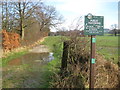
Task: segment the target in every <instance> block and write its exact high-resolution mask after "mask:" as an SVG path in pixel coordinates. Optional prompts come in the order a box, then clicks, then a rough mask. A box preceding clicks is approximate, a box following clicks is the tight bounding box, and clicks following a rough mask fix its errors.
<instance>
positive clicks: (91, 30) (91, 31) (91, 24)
mask: <svg viewBox="0 0 120 90" xmlns="http://www.w3.org/2000/svg"><path fill="white" fill-rule="evenodd" d="M103 34H104V17H103V16H93V15H92V14H88V15H87V16H85V22H84V35H91V58H90V84H89V88H90V90H93V89H94V64H95V60H96V59H95V51H96V35H103Z"/></svg>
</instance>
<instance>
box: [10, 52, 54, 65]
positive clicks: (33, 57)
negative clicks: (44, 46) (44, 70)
mask: <svg viewBox="0 0 120 90" xmlns="http://www.w3.org/2000/svg"><path fill="white" fill-rule="evenodd" d="M53 59H54V57H53V53H28V54H26V55H23V56H22V57H20V58H16V59H13V60H11V61H9V62H8V65H12V66H13V65H22V64H35V63H37V64H45V63H47V62H49V61H51V60H53Z"/></svg>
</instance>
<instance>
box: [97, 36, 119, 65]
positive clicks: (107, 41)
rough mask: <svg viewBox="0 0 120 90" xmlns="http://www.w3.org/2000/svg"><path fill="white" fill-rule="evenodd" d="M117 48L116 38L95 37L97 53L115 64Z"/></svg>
mask: <svg viewBox="0 0 120 90" xmlns="http://www.w3.org/2000/svg"><path fill="white" fill-rule="evenodd" d="M118 46H119V47H120V45H119V44H118V37H117V36H116V37H115V36H96V48H97V53H98V54H100V55H102V56H103V57H104V58H105V59H106V60H110V61H112V62H114V63H115V64H117V62H118Z"/></svg>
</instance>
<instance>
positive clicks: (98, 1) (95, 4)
mask: <svg viewBox="0 0 120 90" xmlns="http://www.w3.org/2000/svg"><path fill="white" fill-rule="evenodd" d="M118 1H120V0H45V2H46V3H47V4H48V5H53V6H54V7H56V9H57V11H58V12H59V13H60V14H62V15H63V16H64V18H65V20H66V22H65V23H64V24H63V25H62V26H63V27H66V28H67V27H68V26H69V25H70V24H71V22H72V21H73V20H74V19H75V18H77V17H80V16H82V17H83V18H84V16H85V15H87V14H88V13H92V14H93V15H96V16H104V27H105V28H110V26H111V25H112V24H118ZM62 26H61V27H62Z"/></svg>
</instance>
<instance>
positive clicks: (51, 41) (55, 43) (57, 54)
mask: <svg viewBox="0 0 120 90" xmlns="http://www.w3.org/2000/svg"><path fill="white" fill-rule="evenodd" d="M42 44H44V45H47V46H48V47H49V48H50V50H51V52H53V53H54V60H52V61H51V62H49V63H48V64H47V65H46V66H44V72H43V75H42V76H43V78H44V80H45V81H46V83H45V84H44V85H43V86H42V88H50V87H51V81H52V78H51V76H52V75H53V74H54V73H57V72H59V67H60V60H61V54H62V42H61V37H59V36H51V37H50V36H49V37H47V38H46V39H45V41H44V42H42Z"/></svg>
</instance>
